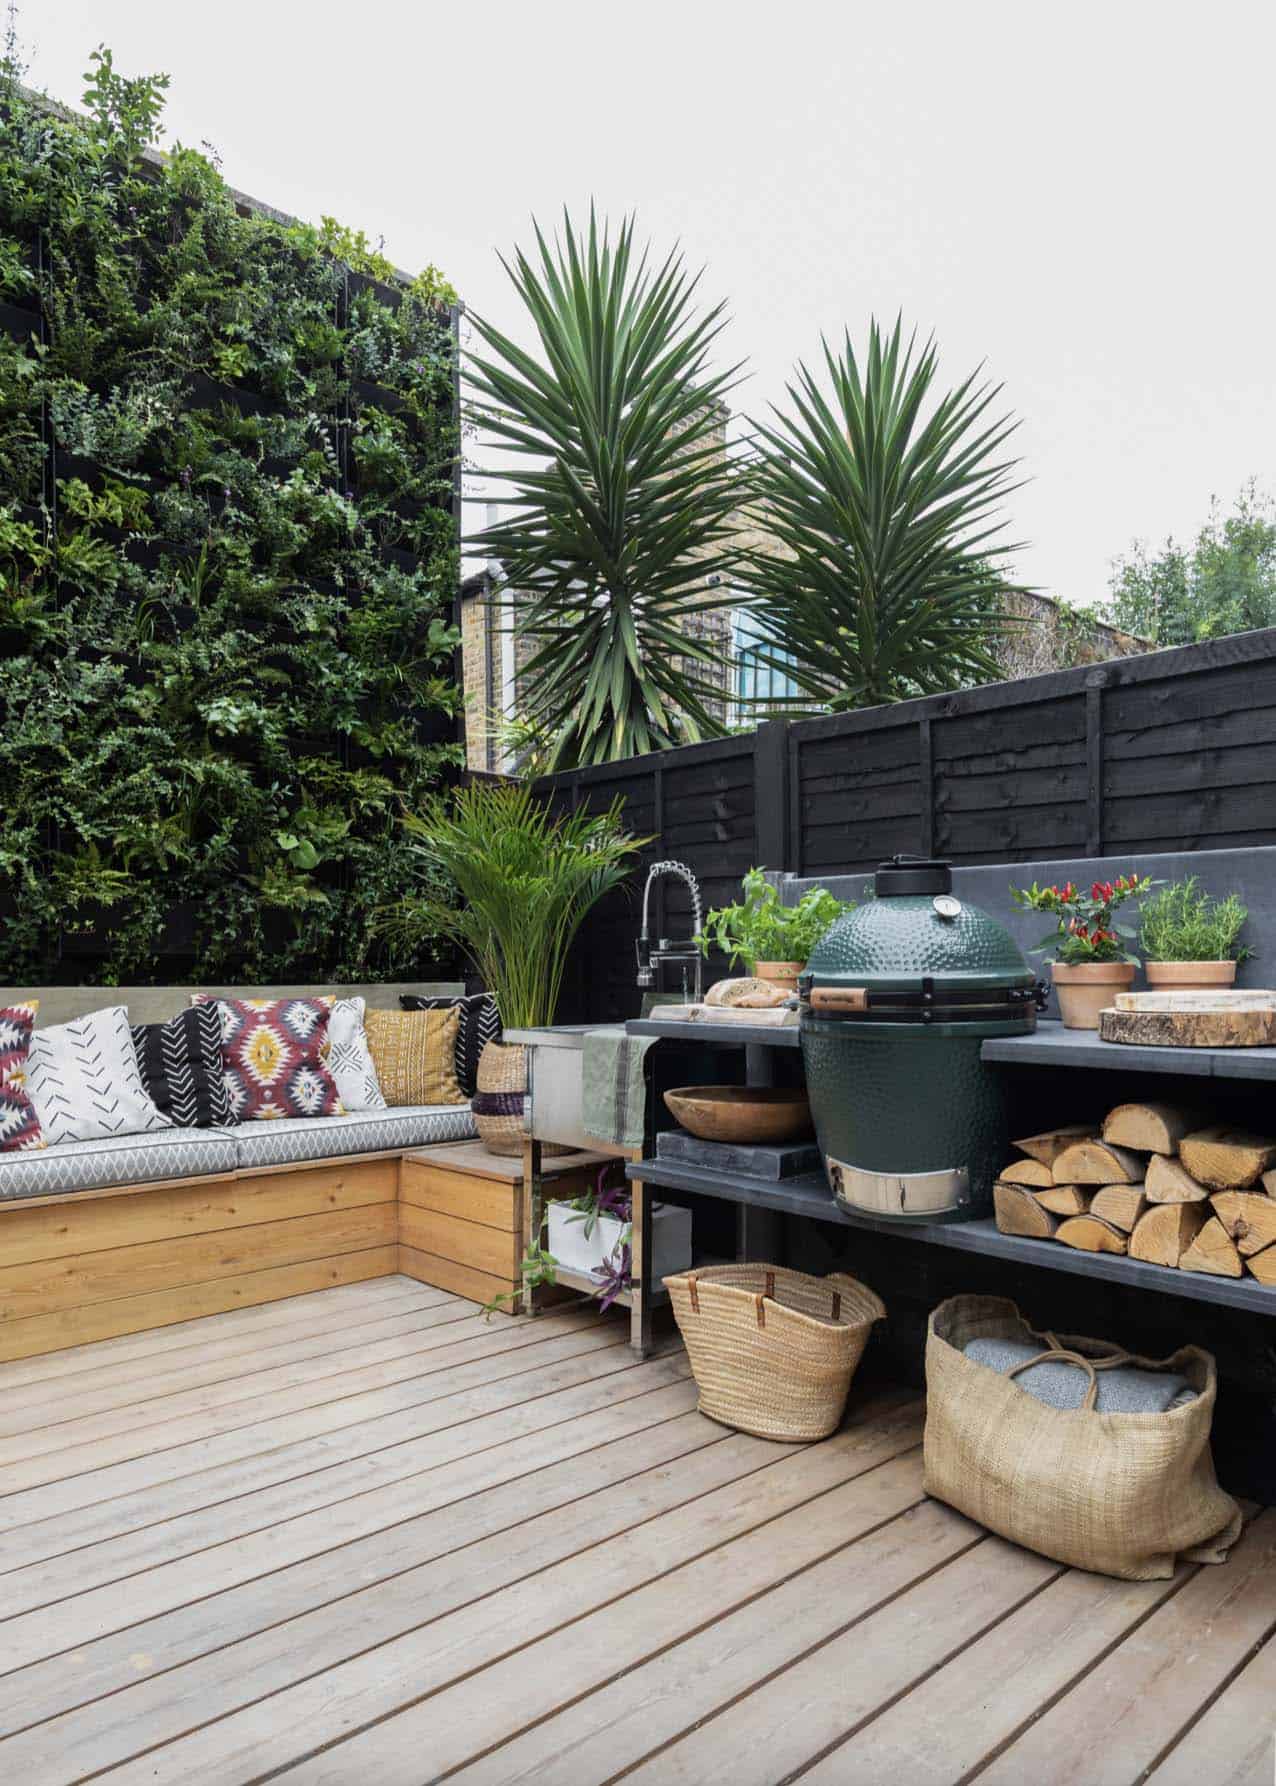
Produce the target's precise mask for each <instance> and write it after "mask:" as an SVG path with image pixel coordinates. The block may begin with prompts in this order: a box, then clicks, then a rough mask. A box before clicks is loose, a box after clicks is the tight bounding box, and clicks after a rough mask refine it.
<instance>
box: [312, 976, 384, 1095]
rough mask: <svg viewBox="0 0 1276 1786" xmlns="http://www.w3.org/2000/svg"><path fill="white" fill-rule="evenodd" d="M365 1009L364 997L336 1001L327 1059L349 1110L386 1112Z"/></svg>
mask: <svg viewBox="0 0 1276 1786" xmlns="http://www.w3.org/2000/svg"><path fill="white" fill-rule="evenodd" d="M364 1009H365V1001H364V1000H363V999H361V998H339V999H338V1000H337V1002H336V1004H335V1005H334V1006H333V1007H332V1020H331V1022H330V1023H329V1024H328V1052H327V1054H326V1056H325V1057H324V1058H325V1059H326V1061H327V1065H328V1071H329V1072H330V1073H331V1074H332V1077H333V1079H334V1081H335V1082H336V1087H337V1095H338V1097H339V1098H340V1099H341V1102H342V1103H343V1104H344V1105H345V1107H346V1109H347V1110H384V1109H385V1107H386V1102H385V1098H384V1097H383V1096H382V1093H381V1087H380V1085H379V1083H378V1081H377V1069H376V1067H375V1066H374V1065H373V1064H372V1055H371V1053H370V1052H369V1049H368V1034H367V1031H366V1029H365V1028H364V1022H363V1013H364Z"/></svg>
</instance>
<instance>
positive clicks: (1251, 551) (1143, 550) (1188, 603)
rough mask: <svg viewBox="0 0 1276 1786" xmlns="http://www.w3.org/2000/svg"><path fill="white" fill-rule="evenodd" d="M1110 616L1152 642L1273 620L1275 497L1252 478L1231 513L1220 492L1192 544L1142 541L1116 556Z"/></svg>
mask: <svg viewBox="0 0 1276 1786" xmlns="http://www.w3.org/2000/svg"><path fill="white" fill-rule="evenodd" d="M1109 588H1110V590H1111V600H1110V603H1109V613H1108V616H1107V617H1108V618H1109V619H1110V620H1111V622H1112V624H1113V625H1114V626H1120V627H1123V628H1124V629H1125V630H1126V631H1127V632H1132V633H1137V634H1138V635H1139V637H1140V638H1144V639H1150V640H1151V641H1152V643H1153V644H1154V645H1191V644H1194V643H1195V642H1196V641H1198V640H1200V639H1217V638H1221V637H1223V636H1224V635H1225V634H1227V633H1242V632H1249V631H1251V630H1253V629H1254V628H1256V627H1261V626H1271V625H1273V624H1276V503H1274V502H1273V500H1272V498H1271V496H1270V495H1266V494H1264V493H1262V492H1261V491H1260V490H1259V489H1258V486H1257V484H1256V482H1255V481H1254V480H1253V479H1252V478H1251V480H1250V481H1249V483H1247V484H1246V485H1245V486H1244V488H1243V489H1242V490H1241V492H1240V495H1239V496H1238V497H1237V499H1236V504H1235V507H1234V508H1233V510H1232V512H1231V513H1230V514H1227V515H1225V514H1223V513H1222V510H1221V508H1220V506H1219V503H1218V500H1217V498H1215V499H1214V500H1213V501H1212V502H1211V504H1210V512H1209V518H1208V520H1207V521H1206V522H1205V525H1204V526H1203V527H1202V528H1201V529H1200V531H1199V533H1198V534H1197V536H1196V539H1195V541H1194V542H1193V544H1192V545H1191V546H1187V547H1185V546H1180V545H1178V544H1176V542H1175V541H1174V540H1173V539H1167V540H1166V542H1165V544H1164V545H1163V546H1162V547H1161V549H1160V551H1159V552H1155V553H1154V552H1151V551H1149V549H1148V547H1147V546H1146V545H1144V544H1143V543H1142V542H1140V541H1136V542H1135V544H1134V546H1133V548H1132V549H1131V551H1130V552H1129V553H1127V554H1126V556H1125V557H1123V558H1118V559H1116V560H1115V561H1114V563H1113V567H1112V577H1111V580H1110V583H1109Z"/></svg>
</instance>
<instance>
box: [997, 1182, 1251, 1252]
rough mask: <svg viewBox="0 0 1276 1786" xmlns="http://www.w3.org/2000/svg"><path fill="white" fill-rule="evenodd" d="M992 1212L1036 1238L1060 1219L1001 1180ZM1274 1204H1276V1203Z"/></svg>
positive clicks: (1045, 1236) (1004, 1224) (1046, 1235)
mask: <svg viewBox="0 0 1276 1786" xmlns="http://www.w3.org/2000/svg"><path fill="white" fill-rule="evenodd" d="M992 1206H993V1213H994V1214H995V1215H996V1218H997V1227H998V1228H999V1229H1000V1231H1001V1233H1003V1234H1026V1235H1028V1236H1030V1237H1031V1238H1032V1239H1033V1240H1052V1239H1053V1238H1054V1231H1055V1229H1056V1228H1057V1227H1058V1226H1059V1224H1058V1221H1057V1220H1056V1219H1055V1217H1054V1216H1052V1215H1051V1213H1050V1211H1049V1210H1048V1209H1043V1208H1042V1207H1041V1205H1040V1203H1038V1201H1037V1199H1036V1198H1035V1197H1034V1196H1033V1194H1032V1192H1031V1191H1027V1190H1025V1189H1024V1187H1023V1186H1022V1185H1021V1184H1005V1183H1003V1182H1001V1181H998V1183H996V1184H995V1185H994V1186H993V1187H992ZM1273 1207H1276V1205H1274V1206H1273Z"/></svg>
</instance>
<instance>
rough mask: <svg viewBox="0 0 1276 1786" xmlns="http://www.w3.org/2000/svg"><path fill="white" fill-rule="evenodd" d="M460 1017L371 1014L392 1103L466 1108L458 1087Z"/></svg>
mask: <svg viewBox="0 0 1276 1786" xmlns="http://www.w3.org/2000/svg"><path fill="white" fill-rule="evenodd" d="M459 1021H460V1012H459V1011H458V1010H457V1008H456V1007H455V1006H453V1008H452V1009H451V1010H450V1011H368V1012H367V1013H365V1015H364V1019H363V1023H364V1029H365V1030H366V1032H367V1037H368V1048H369V1050H370V1051H371V1054H372V1064H373V1066H374V1067H375V1068H376V1070H377V1080H378V1083H379V1084H380V1086H381V1090H382V1092H383V1094H384V1096H385V1101H386V1103H387V1104H390V1105H396V1104H465V1103H468V1102H469V1100H468V1099H467V1098H466V1096H465V1093H464V1092H463V1091H462V1090H461V1088H460V1086H459V1085H458V1084H457V1082H456V1026H457V1024H458V1023H459Z"/></svg>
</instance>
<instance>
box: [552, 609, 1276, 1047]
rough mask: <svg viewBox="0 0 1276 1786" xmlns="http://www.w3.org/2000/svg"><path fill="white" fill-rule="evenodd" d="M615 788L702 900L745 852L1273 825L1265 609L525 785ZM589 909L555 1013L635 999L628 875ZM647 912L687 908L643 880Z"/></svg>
mask: <svg viewBox="0 0 1276 1786" xmlns="http://www.w3.org/2000/svg"><path fill="white" fill-rule="evenodd" d="M538 785H539V786H540V788H541V789H542V791H548V792H550V793H551V794H552V796H553V798H554V799H555V800H556V801H559V802H562V803H564V804H568V805H578V804H584V805H586V806H588V807H589V808H591V809H592V810H598V809H600V808H603V807H606V806H607V805H608V803H609V802H610V801H611V800H612V799H613V798H614V797H615V796H616V795H617V794H619V795H621V796H622V797H623V799H624V801H625V815H626V820H627V823H628V824H629V826H630V827H631V829H633V830H634V831H637V832H639V833H641V834H643V835H651V836H652V838H653V842H652V843H651V844H650V845H649V846H648V847H647V849H646V850H645V851H644V855H643V863H644V870H643V872H644V873H645V865H646V864H647V863H648V862H651V861H654V860H657V859H658V858H660V857H674V858H677V859H679V860H681V861H683V862H686V863H687V864H688V866H689V867H690V868H691V869H692V870H693V872H694V873H695V874H696V875H697V876H698V877H699V879H700V882H701V885H702V887H703V889H704V893H705V899H706V903H707V904H709V905H721V904H725V903H728V902H729V901H731V900H732V899H733V898H734V897H735V896H736V893H737V890H738V884H739V879H740V876H741V875H742V874H743V873H744V871H745V869H746V868H748V867H750V866H751V865H753V864H755V863H756V864H759V865H763V866H765V867H767V868H775V869H788V870H792V871H793V872H795V873H801V874H807V875H817V874H821V873H828V874H829V875H833V874H837V873H854V872H856V871H857V870H860V869H866V870H867V869H872V868H873V867H874V866H875V865H876V863H877V862H878V861H880V860H881V858H882V857H884V856H889V855H892V854H894V853H895V851H897V850H912V851H918V852H922V853H926V854H930V853H934V854H937V855H941V856H946V857H948V858H949V859H950V860H952V861H953V862H966V863H973V862H1026V861H1032V860H1035V859H1038V858H1043V857H1044V858H1051V857H1058V858H1066V857H1072V856H1077V855H1086V856H1090V855H1101V854H1111V853H1114V852H1120V851H1122V850H1126V849H1128V850H1130V851H1134V850H1138V851H1141V852H1147V851H1153V850H1195V849H1225V848H1237V847H1244V846H1245V845H1246V844H1260V843H1276V628H1268V629H1266V630H1264V631H1262V632H1253V633H1240V634H1237V635H1235V636H1234V637H1232V638H1227V639H1214V640H1210V641H1209V642H1208V643H1206V644H1203V645H1188V646H1183V647H1181V648H1179V649H1177V650H1173V651H1158V652H1151V653H1148V654H1147V655H1146V656H1143V657H1127V658H1118V659H1115V660H1113V661H1112V662H1110V663H1105V664H1094V665H1089V666H1086V667H1084V668H1082V669H1077V670H1062V671H1056V672H1053V673H1051V674H1049V675H1046V676H1032V677H1028V678H1025V679H1024V680H1023V681H1019V682H1000V683H995V684H993V685H992V686H991V687H987V688H975V689H967V690H963V691H962V692H961V693H959V694H950V695H932V696H929V697H927V698H926V699H923V700H918V701H906V702H902V703H900V704H898V705H896V706H892V707H874V708H870V709H867V710H865V711H861V712H856V713H846V714H836V715H830V716H828V717H825V718H821V719H809V720H797V721H792V722H784V721H770V722H768V723H766V724H764V725H762V726H760V727H759V728H758V730H757V731H756V732H752V733H749V734H747V735H742V736H739V737H732V738H727V739H722V740H720V741H718V742H716V743H712V744H703V745H692V746H689V747H688V748H686V749H683V750H675V751H667V752H664V753H660V754H656V755H653V756H647V757H635V758H632V759H629V760H627V761H625V762H622V763H613V764H608V765H605V766H603V767H601V768H596V769H585V770H579V771H575V772H569V773H566V774H562V775H558V776H553V777H549V778H547V779H546V780H545V781H543V782H541V783H540V784H538ZM641 883H642V875H637V876H635V877H634V883H633V885H632V886H631V888H630V889H627V890H625V891H622V892H621V893H618V894H616V895H614V896H613V897H612V898H611V899H610V900H608V901H607V902H606V903H605V904H604V905H603V906H602V907H600V908H599V910H598V911H597V912H596V913H595V914H594V915H593V916H592V917H591V918H590V919H589V920H588V921H587V923H586V925H585V927H584V930H583V931H582V934H581V938H580V942H579V944H578V947H577V951H576V956H577V958H576V963H575V972H574V974H573V975H572V978H571V982H570V987H569V991H568V994H567V1002H568V1004H569V1007H570V1008H569V1009H565V1010H564V1011H563V1013H562V1016H563V1019H564V1020H576V1021H585V1020H593V1019H600V1020H601V1019H612V1018H616V1017H622V1016H633V1015H634V1014H635V1013H636V1011H637V1009H638V1004H639V993H638V991H637V988H636V985H635V979H634V950H633V942H634V937H635V935H636V933H637V925H638V909H637V894H636V889H639V888H640V887H641ZM653 915H654V919H655V922H654V923H653V929H656V930H659V931H660V932H661V933H662V934H675V935H676V934H681V933H683V932H684V931H685V930H686V928H687V926H688V924H689V921H690V908H689V905H688V902H687V898H686V895H685V892H684V890H683V889H682V887H681V886H680V885H679V884H678V883H676V882H673V881H668V880H666V881H664V882H662V883H659V892H658V893H657V894H656V895H655V896H654V898H653Z"/></svg>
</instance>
